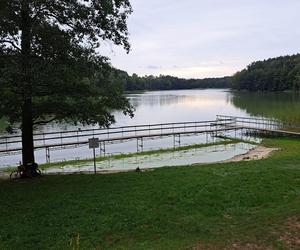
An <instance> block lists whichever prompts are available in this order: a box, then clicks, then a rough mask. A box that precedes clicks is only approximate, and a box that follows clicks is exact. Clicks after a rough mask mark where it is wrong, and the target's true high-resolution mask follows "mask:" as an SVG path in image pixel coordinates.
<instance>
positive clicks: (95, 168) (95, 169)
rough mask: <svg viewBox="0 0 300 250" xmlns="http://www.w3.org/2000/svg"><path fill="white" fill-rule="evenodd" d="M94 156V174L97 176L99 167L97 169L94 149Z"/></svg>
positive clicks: (94, 150)
mask: <svg viewBox="0 0 300 250" xmlns="http://www.w3.org/2000/svg"><path fill="white" fill-rule="evenodd" d="M93 155H94V174H97V167H96V149H95V147H94V148H93Z"/></svg>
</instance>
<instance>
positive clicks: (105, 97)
mask: <svg viewBox="0 0 300 250" xmlns="http://www.w3.org/2000/svg"><path fill="white" fill-rule="evenodd" d="M131 12H132V8H131V5H130V3H129V1H128V0H84V1H82V0H74V1H69V0H59V1H56V0H10V1H6V0H5V1H4V0H0V16H1V19H0V100H1V102H0V118H1V117H3V116H4V117H6V119H7V120H8V121H9V123H10V124H11V125H13V124H16V123H18V124H20V125H21V126H20V127H21V129H22V137H23V138H22V139H23V163H28V162H33V161H34V156H33V139H32V133H33V132H32V131H33V127H34V125H37V124H44V123H47V122H49V121H54V120H56V121H63V120H67V121H72V122H75V123H76V122H82V123H88V124H96V123H99V124H100V125H105V126H108V125H109V124H111V123H113V122H114V117H113V115H112V114H111V111H112V110H114V109H119V110H123V111H124V112H125V113H129V114H131V113H132V109H131V107H130V105H129V103H128V101H127V99H126V98H125V97H124V96H123V95H122V87H121V86H116V85H114V84H113V83H112V82H110V81H109V80H107V79H108V78H109V76H110V74H111V70H112V69H111V66H110V65H109V63H108V58H105V57H103V56H101V55H100V54H99V52H98V48H99V47H100V46H101V45H102V43H104V42H105V41H110V42H112V43H113V44H116V45H120V46H122V47H124V49H125V50H126V51H129V49H130V45H129V42H128V29H127V24H126V22H127V18H128V16H129V15H130V14H131ZM24 150H25V151H24ZM26 150H27V151H26Z"/></svg>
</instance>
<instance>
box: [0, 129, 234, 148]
mask: <svg viewBox="0 0 300 250" xmlns="http://www.w3.org/2000/svg"><path fill="white" fill-rule="evenodd" d="M230 130H235V128H234V127H228V128H220V129H207V130H206V129H205V130H195V131H186V132H184V131H182V132H168V133H157V134H149V133H148V134H143V135H132V136H120V137H112V138H105V139H99V142H100V143H105V142H112V141H123V140H124V141H126V140H133V139H142V138H151V137H167V136H172V135H173V136H176V135H177V136H179V135H187V134H203V133H218V132H223V131H230ZM85 144H88V140H84V141H74V142H65V143H56V144H47V145H39V146H35V147H34V148H35V149H43V148H55V147H67V146H76V145H85ZM21 150H22V147H18V148H11V149H0V153H6V152H15V151H21Z"/></svg>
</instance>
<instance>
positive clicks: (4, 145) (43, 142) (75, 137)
mask: <svg viewBox="0 0 300 250" xmlns="http://www.w3.org/2000/svg"><path fill="white" fill-rule="evenodd" d="M292 126H293V127H297V126H296V125H292V124H288V125H287V124H284V123H282V122H281V121H279V120H275V119H266V118H255V117H254V118H252V117H235V116H224V115H218V116H217V118H216V120H211V121H196V122H180V123H164V124H150V125H137V126H125V127H112V128H99V129H85V130H82V129H78V130H70V131H58V132H48V133H36V134H34V145H35V149H36V150H39V149H45V150H46V158H47V161H50V149H53V148H57V149H65V148H67V147H78V146H80V145H86V144H88V139H89V138H98V140H99V143H100V151H103V152H104V153H105V144H107V143H118V142H122V141H127V140H136V142H137V151H138V152H139V151H142V150H143V140H144V139H146V138H154V139H155V138H162V137H170V136H173V144H174V145H173V146H174V147H176V145H180V137H181V136H186V135H191V134H192V135H199V134H206V138H208V136H210V137H218V136H219V135H221V134H222V133H226V132H231V131H234V134H235V137H236V134H237V132H238V131H240V132H241V133H243V131H250V132H255V133H264V134H272V135H277V136H293V137H299V138H300V132H291V131H288V128H289V127H292ZM299 131H300V129H299ZM21 150H22V148H21V136H20V135H11V136H3V137H0V158H1V155H8V154H13V153H18V152H20V151H21Z"/></svg>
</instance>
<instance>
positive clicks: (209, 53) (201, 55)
mask: <svg viewBox="0 0 300 250" xmlns="http://www.w3.org/2000/svg"><path fill="white" fill-rule="evenodd" d="M131 4H132V7H133V11H134V12H133V14H132V15H131V16H130V17H129V20H128V28H129V32H130V37H129V42H130V44H131V51H130V53H129V54H126V52H125V51H124V50H123V49H122V48H119V47H115V46H113V45H111V44H110V43H105V45H104V47H103V54H104V55H106V56H108V57H109V58H111V63H112V65H113V66H115V67H116V68H119V69H122V70H125V71H127V72H128V73H129V74H133V73H136V74H138V75H140V76H144V75H156V76H158V75H160V74H163V75H172V76H177V77H183V78H205V77H222V76H229V75H233V74H234V73H235V72H237V71H239V70H241V69H243V68H245V67H246V66H247V65H248V64H250V63H251V62H253V61H256V60H263V59H267V58H270V57H277V56H281V55H288V54H296V53H300V28H299V25H300V14H299V13H300V0H184V1H182V0H131Z"/></svg>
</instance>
